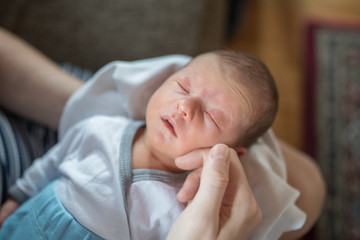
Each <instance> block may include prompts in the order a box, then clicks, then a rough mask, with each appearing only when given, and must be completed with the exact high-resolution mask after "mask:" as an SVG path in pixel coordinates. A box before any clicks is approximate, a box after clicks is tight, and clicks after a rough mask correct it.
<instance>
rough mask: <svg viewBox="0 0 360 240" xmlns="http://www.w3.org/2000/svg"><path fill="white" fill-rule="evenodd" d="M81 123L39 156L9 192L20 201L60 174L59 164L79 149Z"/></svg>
mask: <svg viewBox="0 0 360 240" xmlns="http://www.w3.org/2000/svg"><path fill="white" fill-rule="evenodd" d="M80 129H81V123H80V124H77V125H76V126H74V127H73V128H71V129H70V130H69V131H68V132H67V134H66V135H65V137H64V139H63V140H62V141H61V142H59V143H58V144H56V145H55V146H53V147H52V148H51V149H50V150H49V151H48V152H47V153H46V154H45V155H44V156H43V157H41V158H38V159H36V160H35V161H34V163H33V164H32V165H31V166H30V167H29V168H28V169H27V170H26V171H25V172H24V175H23V176H22V178H20V179H18V180H17V181H16V183H15V184H14V185H13V186H12V187H11V188H10V189H9V194H10V195H11V196H12V197H14V198H15V199H16V200H17V201H19V202H24V201H25V200H26V199H27V198H29V197H31V196H34V195H35V194H36V193H38V192H40V191H41V190H42V189H43V188H44V187H45V186H46V185H47V184H48V183H50V182H51V181H53V180H55V179H56V178H58V177H59V176H60V172H59V165H60V164H61V163H62V161H63V160H64V159H65V158H66V156H67V155H69V154H71V152H75V151H77V148H78V146H79V144H80V141H81V139H82V138H83V135H82V134H81V131H80Z"/></svg>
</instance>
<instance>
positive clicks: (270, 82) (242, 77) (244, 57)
mask: <svg viewBox="0 0 360 240" xmlns="http://www.w3.org/2000/svg"><path fill="white" fill-rule="evenodd" d="M213 54H215V55H217V56H218V57H219V58H220V59H221V62H222V67H223V71H224V75H225V76H226V78H228V79H229V80H232V81H235V82H237V83H238V84H239V86H240V87H241V88H242V89H243V91H245V92H247V94H248V98H249V99H248V101H249V103H250V104H251V107H252V110H251V113H250V115H249V116H247V117H248V118H247V120H248V122H247V124H246V125H243V127H244V128H243V129H242V131H241V133H240V135H239V141H238V143H237V144H238V145H242V146H245V147H248V146H250V145H251V144H252V143H254V142H255V141H256V140H257V139H258V138H259V137H260V136H261V135H263V134H264V133H265V132H266V130H267V129H269V128H270V127H271V125H272V123H273V122H274V119H275V115H276V112H277V108H278V92H277V88H276V85H275V82H274V79H273V77H272V76H271V73H270V72H269V70H268V69H267V67H266V66H265V65H264V63H263V62H261V61H260V60H259V59H257V58H255V57H254V56H251V55H249V54H246V53H242V52H238V51H231V50H218V51H214V52H213ZM245 122H246V121H245Z"/></svg>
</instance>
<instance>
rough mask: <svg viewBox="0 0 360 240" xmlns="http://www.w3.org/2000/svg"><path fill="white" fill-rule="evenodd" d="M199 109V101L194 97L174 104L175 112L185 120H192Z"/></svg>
mask: <svg viewBox="0 0 360 240" xmlns="http://www.w3.org/2000/svg"><path fill="white" fill-rule="evenodd" d="M199 109H201V101H200V100H199V99H198V98H196V97H192V98H183V99H180V100H178V101H177V102H176V110H177V111H178V113H180V114H181V116H182V117H183V118H185V119H186V120H191V119H193V118H194V117H195V115H196V113H197V111H198V110H199Z"/></svg>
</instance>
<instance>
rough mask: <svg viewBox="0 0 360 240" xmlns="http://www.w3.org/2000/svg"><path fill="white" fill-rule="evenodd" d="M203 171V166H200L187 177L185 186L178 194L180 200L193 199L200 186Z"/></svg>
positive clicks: (187, 200) (183, 201) (184, 201)
mask: <svg viewBox="0 0 360 240" xmlns="http://www.w3.org/2000/svg"><path fill="white" fill-rule="evenodd" d="M201 171H202V168H198V169H196V170H195V171H193V172H191V173H190V174H189V175H188V176H187V177H186V180H185V182H184V184H183V186H182V187H181V189H180V191H179V192H178V194H177V196H176V197H177V199H178V200H179V202H182V203H187V202H189V201H191V200H193V198H194V197H195V195H196V193H197V191H198V189H199V186H200V177H201Z"/></svg>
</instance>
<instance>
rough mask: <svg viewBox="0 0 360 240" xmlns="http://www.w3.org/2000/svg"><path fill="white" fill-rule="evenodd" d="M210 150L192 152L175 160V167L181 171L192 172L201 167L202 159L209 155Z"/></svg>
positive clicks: (203, 149)
mask: <svg viewBox="0 0 360 240" xmlns="http://www.w3.org/2000/svg"><path fill="white" fill-rule="evenodd" d="M209 151H210V148H202V149H197V150H194V151H192V152H190V153H188V154H185V155H183V156H181V157H178V158H176V159H175V164H176V166H177V167H179V168H181V169H183V170H193V169H196V168H200V167H202V166H203V159H205V158H206V157H207V155H208V154H209Z"/></svg>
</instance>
